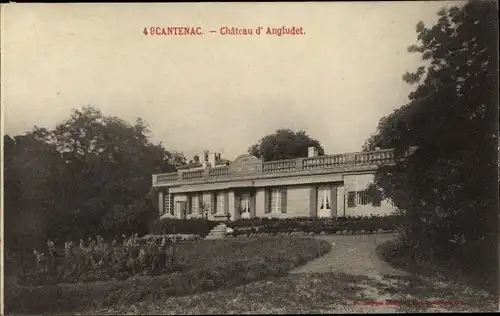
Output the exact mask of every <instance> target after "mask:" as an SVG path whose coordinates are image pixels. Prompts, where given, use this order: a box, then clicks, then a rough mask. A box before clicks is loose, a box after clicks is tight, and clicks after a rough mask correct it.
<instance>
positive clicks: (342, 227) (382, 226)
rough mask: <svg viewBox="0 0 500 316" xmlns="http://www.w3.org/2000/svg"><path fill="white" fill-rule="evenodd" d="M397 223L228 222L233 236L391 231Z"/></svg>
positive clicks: (379, 219) (377, 219)
mask: <svg viewBox="0 0 500 316" xmlns="http://www.w3.org/2000/svg"><path fill="white" fill-rule="evenodd" d="M400 224H401V216H399V215H390V216H370V217H338V218H335V219H330V218H328V219H324V218H318V217H295V218H284V219H278V218H253V219H242V220H237V221H234V222H231V223H229V227H231V228H232V229H233V230H234V231H233V233H232V234H233V236H238V235H243V234H249V233H253V234H268V235H277V234H284V233H288V234H290V233H292V232H302V233H307V234H309V233H313V234H320V233H325V234H335V233H337V232H348V231H349V232H379V231H393V230H395V229H397V228H398V226H399V225H400Z"/></svg>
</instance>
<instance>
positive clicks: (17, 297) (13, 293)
mask: <svg viewBox="0 0 500 316" xmlns="http://www.w3.org/2000/svg"><path fill="white" fill-rule="evenodd" d="M176 249H177V250H176V254H177V256H176V263H177V265H178V266H179V267H180V270H181V271H177V272H173V273H168V274H164V275H160V276H138V277H133V278H130V279H127V280H123V281H109V282H94V283H85V284H82V283H78V284H57V285H44V286H22V285H11V286H6V287H5V311H6V312H7V313H37V314H38V313H47V312H58V313H64V312H66V313H67V312H77V311H82V310H89V309H93V308H106V307H111V306H116V305H123V304H135V303H139V302H143V301H148V300H161V299H164V298H166V297H169V296H182V295H188V294H193V293H197V292H204V291H210V290H214V289H217V288H221V287H231V286H237V285H243V284H246V283H249V282H252V281H256V280H259V279H263V278H266V277H270V276H279V275H283V274H284V273H286V272H287V271H290V270H291V269H293V268H295V267H297V266H299V265H301V264H304V263H305V262H307V261H308V260H311V259H314V258H316V257H318V256H320V255H322V254H324V253H326V252H327V251H328V250H329V249H330V245H329V243H327V242H326V241H322V240H315V239H306V238H272V237H259V238H245V239H244V240H241V239H227V240H220V241H201V242H197V243H191V244H179V245H178V247H177V248H176Z"/></svg>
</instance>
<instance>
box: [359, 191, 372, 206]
mask: <svg viewBox="0 0 500 316" xmlns="http://www.w3.org/2000/svg"><path fill="white" fill-rule="evenodd" d="M356 204H359V205H368V204H370V196H369V195H368V194H366V191H357V192H356Z"/></svg>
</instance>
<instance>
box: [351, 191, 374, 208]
mask: <svg viewBox="0 0 500 316" xmlns="http://www.w3.org/2000/svg"><path fill="white" fill-rule="evenodd" d="M381 202H382V193H381V192H380V191H378V190H376V191H374V192H373V191H367V190H363V191H351V192H348V193H347V207H356V205H370V204H371V205H372V206H374V207H380V206H381Z"/></svg>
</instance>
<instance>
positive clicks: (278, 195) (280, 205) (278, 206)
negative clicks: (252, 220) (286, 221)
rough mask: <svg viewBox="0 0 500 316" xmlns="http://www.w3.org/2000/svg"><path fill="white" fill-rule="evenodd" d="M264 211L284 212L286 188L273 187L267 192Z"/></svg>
mask: <svg viewBox="0 0 500 316" xmlns="http://www.w3.org/2000/svg"><path fill="white" fill-rule="evenodd" d="M267 196H268V197H267V198H268V200H267V203H268V204H267V208H266V213H286V200H287V190H286V188H273V189H271V190H269V191H268V194H267Z"/></svg>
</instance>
